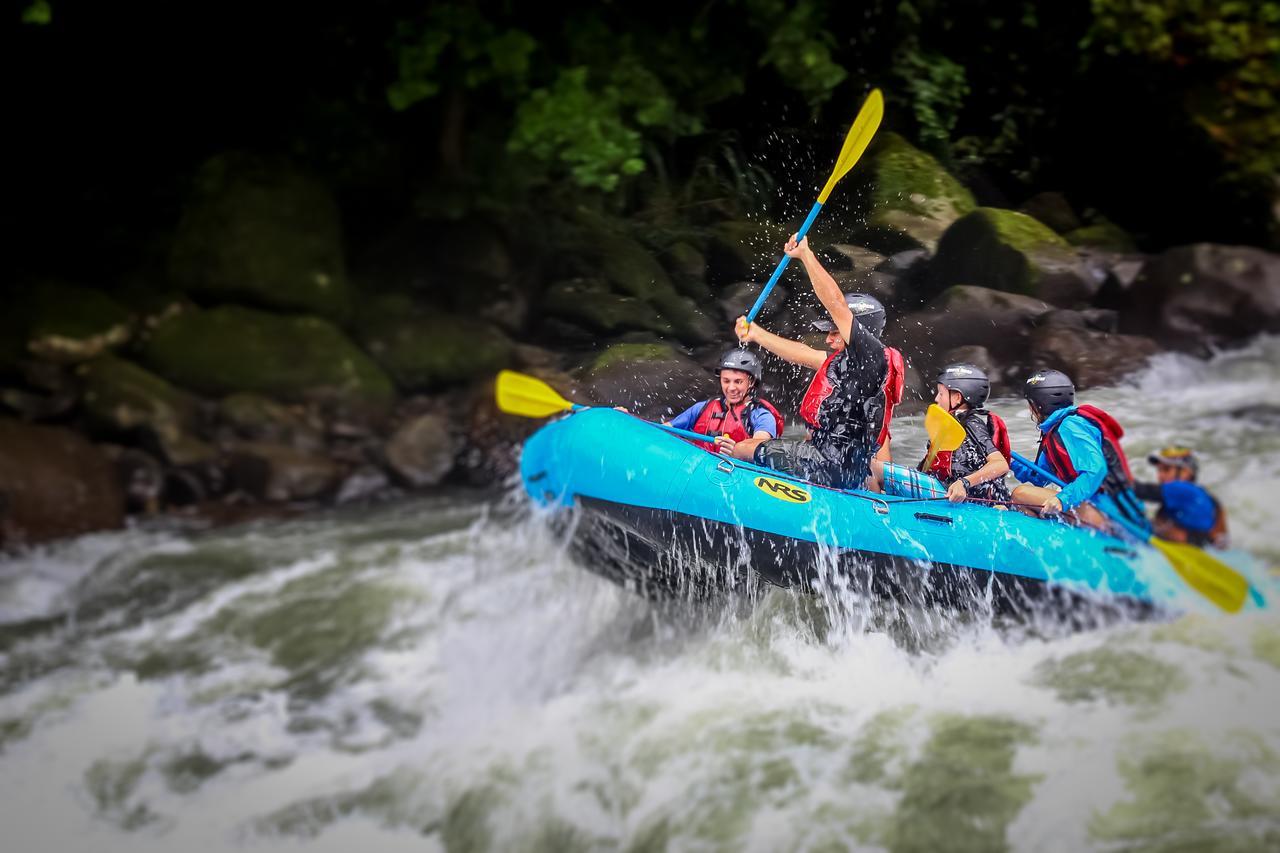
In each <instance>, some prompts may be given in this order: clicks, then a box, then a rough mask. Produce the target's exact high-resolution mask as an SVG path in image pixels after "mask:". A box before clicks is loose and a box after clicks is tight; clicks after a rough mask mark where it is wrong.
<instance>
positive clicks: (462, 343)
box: [356, 295, 513, 391]
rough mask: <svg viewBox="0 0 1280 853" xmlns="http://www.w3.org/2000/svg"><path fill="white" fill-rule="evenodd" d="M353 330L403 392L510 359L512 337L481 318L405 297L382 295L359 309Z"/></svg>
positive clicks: (457, 379)
mask: <svg viewBox="0 0 1280 853" xmlns="http://www.w3.org/2000/svg"><path fill="white" fill-rule="evenodd" d="M356 335H357V337H358V338H359V340H360V342H361V343H362V344H363V345H364V347H365V349H366V350H368V351H369V353H370V354H371V355H372V356H373V357H374V359H376V360H377V362H378V363H379V364H380V365H382V367H383V368H384V369H385V370H386V371H387V373H388V374H390V375H391V378H392V379H394V380H395V382H396V384H397V385H398V386H399V387H400V388H402V389H404V390H406V391H420V390H427V389H431V388H437V387H441V386H445V385H452V384H458V383H461V382H466V381H468V380H470V379H474V378H476V377H478V376H483V375H485V374H490V373H496V372H497V371H498V370H500V369H502V368H503V367H506V366H507V365H509V364H510V363H511V360H512V358H513V351H512V345H511V341H510V340H508V339H507V338H506V337H505V336H504V335H503V334H502V333H501V332H500V331H498V330H497V329H496V328H494V327H493V326H491V325H489V324H488V323H485V322H483V321H482V320H477V319H475V318H473V317H466V316H459V315H457V314H450V313H447V312H443V311H433V310H430V309H428V308H426V307H423V306H420V305H418V304H416V303H415V302H414V301H413V300H411V299H409V298H408V297H407V296H401V295H395V296H384V297H380V298H378V299H377V300H374V301H372V302H371V303H370V304H369V305H368V306H366V307H365V308H363V309H362V310H361V311H360V313H359V316H358V317H357V320H356Z"/></svg>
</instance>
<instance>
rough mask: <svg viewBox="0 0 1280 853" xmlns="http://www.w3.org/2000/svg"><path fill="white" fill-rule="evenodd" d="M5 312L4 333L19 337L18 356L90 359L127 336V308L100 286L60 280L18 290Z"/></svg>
mask: <svg viewBox="0 0 1280 853" xmlns="http://www.w3.org/2000/svg"><path fill="white" fill-rule="evenodd" d="M10 311H11V312H12V314H11V316H10V318H9V319H8V320H7V321H6V323H5V325H6V326H7V329H6V330H5V332H6V335H10V334H16V335H17V336H18V337H17V339H16V341H15V343H16V342H17V341H21V342H22V343H21V344H20V349H21V351H22V353H21V354H22V355H23V356H30V355H34V356H37V357H39V358H42V359H45V360H47V361H54V362H58V363H60V364H76V363H78V362H81V361H85V360H86V359H90V358H94V357H95V356H97V355H100V354H101V353H104V352H106V351H108V350H111V349H113V348H115V347H118V346H120V345H121V344H123V343H125V342H126V341H128V340H129V337H130V335H131V334H132V318H131V316H130V314H129V310H128V309H127V308H125V307H124V306H122V305H120V304H119V303H118V302H116V301H115V300H114V299H112V298H111V297H110V296H108V295H107V294H105V293H103V292H102V291H100V290H92V289H90V288H87V287H77V286H75V285H70V284H64V283H61V282H42V283H39V284H34V285H31V286H29V287H26V288H24V289H22V290H21V291H20V292H19V294H18V296H17V297H16V298H15V299H14V300H13V302H12V303H11V307H10ZM10 346H11V347H12V344H11V345H10Z"/></svg>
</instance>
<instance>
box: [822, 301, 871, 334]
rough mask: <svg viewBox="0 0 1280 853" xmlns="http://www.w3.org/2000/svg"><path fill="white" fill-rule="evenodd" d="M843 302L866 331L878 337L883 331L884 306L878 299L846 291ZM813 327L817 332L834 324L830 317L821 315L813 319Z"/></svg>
mask: <svg viewBox="0 0 1280 853" xmlns="http://www.w3.org/2000/svg"><path fill="white" fill-rule="evenodd" d="M844 304H846V305H848V306H849V310H850V311H852V312H853V316H855V317H857V318H858V322H859V323H861V324H862V325H864V326H866V327H867V331H868V332H870V333H871V334H873V335H875V336H876V337H877V338H878V337H880V333H881V332H883V331H884V306H883V305H881V304H880V300H879V299H876V298H875V297H874V296H869V295H868V294H866V293H846V294H845V295H844ZM813 327H814V328H815V329H817V330H818V331H819V332H830V331H831V330H832V329H834V328H835V327H836V324H835V323H833V322H832V321H831V318H829V317H823V318H822V319H821V320H814V321H813Z"/></svg>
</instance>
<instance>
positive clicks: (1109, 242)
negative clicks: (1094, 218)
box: [1062, 222, 1138, 253]
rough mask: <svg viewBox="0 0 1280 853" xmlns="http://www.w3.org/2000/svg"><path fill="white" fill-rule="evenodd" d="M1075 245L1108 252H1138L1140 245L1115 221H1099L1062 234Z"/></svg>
mask: <svg viewBox="0 0 1280 853" xmlns="http://www.w3.org/2000/svg"><path fill="white" fill-rule="evenodd" d="M1062 236H1063V238H1065V239H1066V241H1067V242H1068V243H1070V244H1071V245H1073V246H1081V247H1085V248H1089V249H1104V250H1106V251H1108V252H1126V253H1129V252H1136V251H1138V246H1137V244H1136V243H1134V242H1133V238H1132V237H1130V236H1129V232H1128V231H1125V230H1124V229H1123V228H1121V227H1120V226H1119V225H1116V224H1115V223H1113V222H1098V223H1096V224H1094V225H1085V226H1083V227H1081V228H1076V229H1075V230H1072V231H1068V232H1066V233H1065V234H1063V235H1062Z"/></svg>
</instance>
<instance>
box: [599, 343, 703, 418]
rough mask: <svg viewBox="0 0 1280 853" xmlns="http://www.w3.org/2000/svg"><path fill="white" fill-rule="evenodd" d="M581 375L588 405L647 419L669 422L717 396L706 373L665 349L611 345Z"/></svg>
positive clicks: (659, 346)
mask: <svg viewBox="0 0 1280 853" xmlns="http://www.w3.org/2000/svg"><path fill="white" fill-rule="evenodd" d="M579 372H580V378H581V381H582V385H583V388H584V393H586V394H587V395H588V398H589V399H590V400H592V401H594V402H595V403H597V404H599V405H610V406H625V407H626V408H628V409H630V410H631V411H632V412H635V413H636V414H638V415H640V416H641V417H645V418H667V417H671V416H673V415H676V414H678V413H680V412H681V411H683V410H684V409H685V408H687V407H688V406H690V405H692V404H693V403H695V402H696V401H698V400H705V399H706V398H707V397H709V396H710V395H711V394H712V393H713V392H714V391H715V384H714V382H713V380H712V377H711V375H710V374H708V373H707V371H705V370H703V369H702V368H701V367H700V366H699V365H698V364H697V362H695V361H693V360H692V359H690V358H689V357H688V356H685V355H682V354H681V353H678V352H676V351H675V350H674V349H673V348H671V347H669V346H667V345H665V344H614V345H613V346H610V347H608V348H607V349H605V350H604V351H603V352H601V353H600V354H598V355H596V356H594V357H593V358H592V359H591V360H590V361H589V362H587V363H586V364H585V365H583V367H582V368H581V369H580V371H579Z"/></svg>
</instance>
